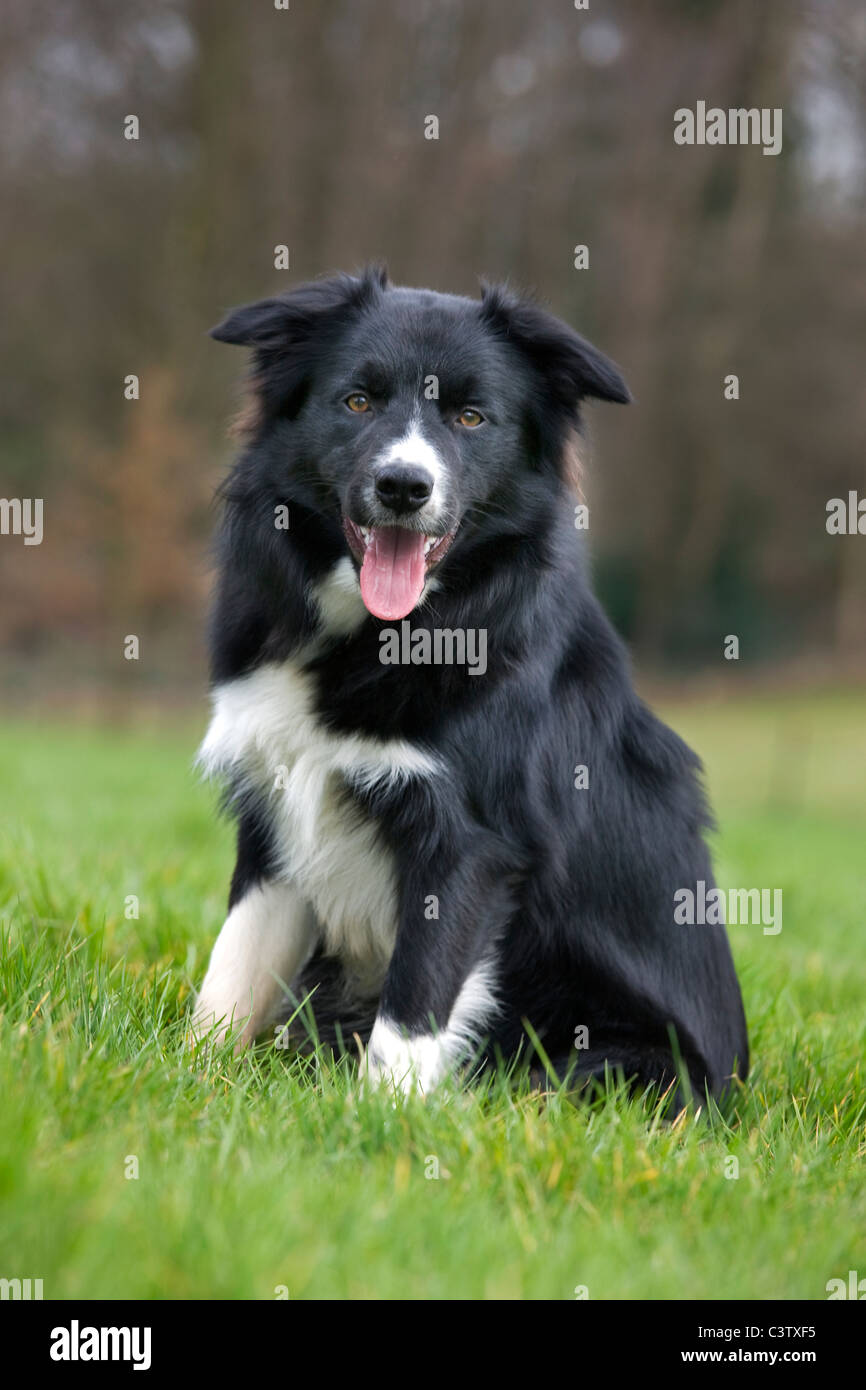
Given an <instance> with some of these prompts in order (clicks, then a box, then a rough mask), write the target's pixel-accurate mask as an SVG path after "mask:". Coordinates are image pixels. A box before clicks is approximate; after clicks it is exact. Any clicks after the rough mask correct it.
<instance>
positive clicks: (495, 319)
mask: <svg viewBox="0 0 866 1390" xmlns="http://www.w3.org/2000/svg"><path fill="white" fill-rule="evenodd" d="M481 316H482V318H483V319H484V321H485V322H486V323H487V324H488V325H489V327H491V328H492V329H493V330H494V332H496V333H497V334H498V335H499V336H501V337H502V338H503V339H505V340H506V341H507V342H510V343H513V344H514V346H515V347H517V348H519V349H520V351H521V352H523V353H524V354H525V356H526V357H528V358H529V360H530V361H531V362H532V363H533V364H534V365H535V366H536V367H537V368H538V370H539V372H540V373H541V375H542V376H543V378H544V380H545V382H546V383H547V386H548V388H549V390H550V391H551V392H552V394H553V396H554V398H555V400H556V401H557V403H558V404H559V405H560V406H561V407H562V408H563V409H564V410H565V411H566V412H567V413H569V414H571V415H574V414H575V412H576V408H577V406H578V404H579V403H580V401H582V400H583V399H584V398H585V397H587V396H593V397H595V399H596V400H600V401H618V402H619V403H620V404H622V405H627V404H628V402H629V401H630V400H631V393H630V391H629V389H628V387H627V386H626V384H625V381H624V380H623V376H622V373H621V372H620V370H619V367H617V365H616V363H615V362H611V360H610V358H609V357H605V355H604V353H603V352H599V350H598V348H595V347H593V345H592V343H588V342H587V341H586V339H585V338H581V336H580V334H578V333H575V332H574V329H572V328H569V326H568V324H566V323H563V322H562V321H561V320H560V319H557V318H554V316H553V314H549V313H547V311H546V310H545V309H542V308H541V307H540V306H539V305H538V304H535V303H533V301H532V300H531V299H524V298H521V297H520V296H518V295H516V294H514V293H512V292H511V291H510V290H508V289H506V288H505V286H503V285H488V284H482V287H481Z"/></svg>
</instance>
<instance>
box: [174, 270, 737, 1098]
mask: <svg viewBox="0 0 866 1390" xmlns="http://www.w3.org/2000/svg"><path fill="white" fill-rule="evenodd" d="M213 336H214V337H215V338H217V339H219V340H220V341H221V342H226V343H237V344H241V345H243V346H246V347H249V348H251V349H252V351H253V374H252V402H253V409H252V410H251V411H250V412H248V418H247V420H246V426H245V433H246V446H245V447H244V449H243V451H242V453H241V456H240V458H239V459H238V461H237V463H236V464H235V465H234V468H233V471H232V472H231V474H230V476H229V478H228V480H227V482H226V483H225V485H224V487H223V489H222V494H223V502H224V520H223V524H222V530H221V535H220V541H219V582H218V588H217V594H216V603H215V612H214V616H213V622H212V630H211V646H212V679H213V706H214V708H213V719H212V723H211V725H210V728H209V731H208V733H207V736H206V738H205V741H204V744H203V748H202V754H201V757H202V762H203V764H204V767H205V768H206V769H207V771H208V772H209V773H212V774H216V775H218V776H220V777H221V778H222V779H223V780H224V782H225V784H226V788H227V798H228V804H229V806H230V808H231V810H232V812H233V814H234V815H235V817H236V819H237V826H238V851H237V865H236V868H235V871H234V877H233V880H232V885H231V895H230V899H229V914H228V917H227V918H226V922H225V925H224V926H223V928H222V931H221V932H220V935H219V938H218V940H217V942H216V945H215V946H214V949H213V954H212V956H211V960H210V965H209V968H208V971H207V975H206V978H205V981H204V984H203V986H202V990H201V994H200V996H199V998H198V1002H197V1006H196V1011H195V1016H194V1026H195V1031H196V1034H197V1036H199V1037H202V1036H203V1035H204V1034H205V1033H209V1035H210V1036H211V1037H220V1038H222V1037H224V1036H226V1034H227V1033H228V1031H229V1030H230V1029H231V1030H233V1036H235V1038H236V1039H237V1042H238V1043H239V1045H243V1044H245V1043H247V1042H250V1041H252V1040H253V1039H254V1038H255V1037H257V1036H258V1035H260V1034H262V1033H263V1032H269V1033H270V1035H271V1037H273V1036H274V1032H275V1030H276V1029H277V1028H278V1027H279V1021H280V1020H281V1019H285V1018H286V1017H287V1016H288V1015H290V1014H292V1013H294V1012H295V1009H296V1004H295V1001H296V1000H302V999H304V998H305V997H310V995H311V991H312V995H311V998H310V1007H311V1009H312V1012H313V1015H314V1018H315V1026H316V1030H317V1034H318V1036H319V1037H320V1038H321V1039H322V1040H325V1041H327V1040H331V1041H332V1042H333V1041H336V1042H337V1043H338V1044H339V1042H340V1041H341V1040H344V1041H345V1043H346V1046H347V1047H349V1048H351V1047H352V1045H353V1044H352V1039H353V1036H354V1035H358V1037H359V1038H360V1039H361V1041H362V1043H363V1044H364V1045H365V1048H364V1054H363V1061H362V1071H363V1075H364V1077H365V1079H366V1081H367V1083H368V1084H371V1083H372V1082H380V1083H383V1084H385V1085H388V1086H393V1087H395V1088H397V1089H399V1090H403V1091H405V1090H409V1089H414V1088H420V1089H421V1090H428V1089H429V1088H430V1087H433V1086H435V1085H436V1084H437V1083H438V1082H439V1081H440V1080H442V1079H443V1078H444V1077H446V1076H447V1075H449V1073H453V1072H454V1071H455V1069H456V1068H457V1067H459V1066H460V1064H461V1063H462V1062H464V1061H465V1060H466V1058H467V1057H470V1056H472V1057H474V1058H475V1059H476V1060H477V1061H481V1062H485V1063H493V1062H495V1061H497V1060H499V1059H502V1060H505V1061H508V1060H509V1059H513V1058H514V1057H516V1056H519V1055H520V1054H521V1053H523V1055H525V1056H530V1055H531V1053H532V1047H531V1046H530V1045H529V1044H528V1043H527V1038H528V1037H532V1033H533V1032H534V1034H535V1035H536V1038H537V1039H538V1040H540V1042H541V1045H542V1046H541V1049H539V1052H540V1053H543V1055H544V1056H545V1057H546V1059H547V1060H548V1061H549V1062H550V1063H551V1064H552V1065H553V1068H554V1070H555V1071H556V1072H557V1074H558V1075H560V1076H561V1075H564V1074H566V1073H569V1074H571V1075H572V1076H573V1077H576V1078H578V1079H579V1080H580V1081H581V1082H583V1083H585V1082H588V1081H589V1079H590V1078H594V1077H595V1078H601V1077H603V1076H604V1075H605V1072H606V1071H607V1070H608V1069H609V1070H610V1071H611V1072H613V1073H614V1074H615V1075H616V1074H618V1075H620V1076H622V1077H624V1078H626V1079H628V1080H630V1081H632V1082H633V1083H634V1084H635V1085H638V1086H641V1087H645V1086H649V1087H652V1086H654V1085H657V1086H658V1087H660V1088H667V1087H670V1088H671V1090H672V1092H673V1093H674V1094H677V1095H679V1094H681V1093H682V1094H687V1093H688V1091H689V1089H690V1088H691V1090H692V1091H693V1092H697V1094H698V1095H699V1096H704V1095H705V1093H706V1091H707V1090H708V1091H709V1092H710V1093H713V1094H716V1095H718V1094H720V1093H721V1092H723V1091H724V1090H725V1088H726V1085H727V1083H728V1081H729V1079H730V1078H732V1077H733V1076H734V1075H737V1074H738V1075H739V1076H741V1077H742V1076H744V1075H745V1072H746V1067H747V1040H746V1028H745V1021H744V1017H743V1008H742V1002H741V998H740V990H739V987H738V983H737V978H736V975H735V973H734V968H733V964H732V960H731V954H730V951H729V947H728V942H727V937H726V934H725V929H724V926H717V925H702V926H697V927H695V926H683V925H679V924H678V923H677V922H676V921H675V919H674V908H675V896H674V895H675V893H677V892H678V890H682V889H688V888H691V890H692V891H696V892H697V891H700V890H699V889H698V885H699V883H701V881H703V883H704V884H705V885H709V884H711V882H712V870H711V866H710V861H709V857H708V853H707V849H706V847H705V844H704V839H703V832H704V830H705V828H706V827H707V826H708V823H709V818H708V813H707V809H706V806H705V802H704V798H703V794H702V791H701V788H700V783H699V772H700V766H699V763H698V761H697V759H696V757H695V756H694V755H693V754H692V753H691V752H690V750H689V749H688V748H687V747H686V746H685V745H684V744H683V743H682V742H681V741H680V739H679V738H678V737H677V736H676V735H675V734H674V733H672V732H671V731H670V730H669V729H668V728H667V727H666V726H665V725H664V724H661V723H660V722H659V721H658V720H657V719H656V718H655V717H654V716H653V715H652V714H651V713H650V712H649V710H648V709H647V708H646V706H645V705H643V704H642V703H641V701H640V700H639V699H638V698H637V696H636V695H635V693H634V691H633V689H632V685H631V681H630V676H629V668H628V662H627V658H626V656H625V654H624V651H623V647H622V645H621V643H620V641H619V639H618V638H617V636H616V635H615V634H614V632H613V630H612V628H611V626H610V624H609V622H608V621H607V619H606V617H605V615H604V614H603V612H602V611H601V609H600V607H599V604H598V602H597V601H596V599H595V598H594V597H593V594H592V593H591V591H590V588H589V585H588V581H587V576H586V556H585V554H584V546H583V543H582V534H583V533H582V530H581V529H577V528H576V526H575V505H576V497H575V493H574V491H573V490H572V471H573V469H572V463H573V457H574V452H575V450H574V441H575V432H576V430H577V428H578V426H579V409H580V406H581V403H582V402H583V401H584V400H585V399H587V398H589V397H595V398H597V399H599V400H606V401H623V402H624V401H627V400H628V398H629V397H628V391H627V388H626V386H625V383H624V382H623V380H622V377H621V376H620V373H619V371H618V370H617V368H616V367H615V366H614V365H613V363H612V362H610V361H609V360H607V359H606V358H605V357H604V356H602V354H601V353H600V352H598V351H597V350H596V349H595V348H594V347H592V346H591V345H590V344H589V343H587V342H586V341H584V340H583V339H582V338H580V337H578V336H577V334H576V333H574V332H573V331H572V330H571V329H570V328H569V327H567V326H566V325H565V324H564V323H561V322H560V321H559V320H557V319H555V318H553V317H552V316H551V315H549V314H548V313H546V312H545V311H544V310H543V309H541V308H540V307H538V306H537V305H536V304H535V303H534V302H531V301H528V300H526V299H523V298H521V297H519V296H517V295H515V294H513V293H512V292H510V291H509V290H507V289H504V288H502V287H489V286H485V287H484V289H483V293H482V297H481V299H480V300H474V299H465V298H462V297H459V296H455V295H447V294H437V293H433V292H431V291H429V290H419V289H404V288H397V287H394V286H391V285H390V284H389V282H388V279H387V276H386V274H385V272H384V271H383V270H382V269H380V268H377V267H374V268H372V269H369V270H367V271H366V272H364V273H363V274H361V275H360V276H358V277H355V276H348V275H340V276H336V277H333V278H328V279H323V280H320V281H318V282H315V283H312V284H308V285H304V286H301V287H300V288H298V289H295V290H293V291H291V292H290V293H287V294H285V295H282V296H280V297H277V298H273V299H266V300H263V301H262V302H260V303H256V304H252V305H250V306H248V307H245V308H240V309H237V310H235V311H234V312H232V313H230V314H229V315H228V317H227V318H226V320H225V321H224V322H223V323H222V324H220V326H219V327H218V328H216V329H215V330H214V331H213ZM482 633H483V634H484V643H485V660H484V662H483V663H482V662H480V661H476V662H475V663H474V665H473V664H471V663H470V662H469V661H468V660H465V659H463V660H461V654H463V653H465V650H466V645H467V643H466V640H465V639H466V635H467V634H476V636H477V635H478V634H482ZM443 634H444V638H443ZM386 646H387V648H388V650H389V651H390V652H391V657H390V658H389V659H387V660H386V659H384V653H385V648H386ZM395 652H396V653H397V657H396V659H395V657H394V653H395ZM527 1024H528V1025H530V1027H529V1028H527ZM681 1083H684V1084H681Z"/></svg>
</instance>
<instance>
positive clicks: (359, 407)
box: [346, 391, 370, 415]
mask: <svg viewBox="0 0 866 1390" xmlns="http://www.w3.org/2000/svg"><path fill="white" fill-rule="evenodd" d="M346 405H347V406H348V407H349V409H350V410H354V412H355V414H356V415H363V413H364V411H365V410H369V409H370V402H369V401H368V400H367V397H366V396H365V395H363V394H362V393H361V392H360V391H353V392H352V394H351V396H347V397H346Z"/></svg>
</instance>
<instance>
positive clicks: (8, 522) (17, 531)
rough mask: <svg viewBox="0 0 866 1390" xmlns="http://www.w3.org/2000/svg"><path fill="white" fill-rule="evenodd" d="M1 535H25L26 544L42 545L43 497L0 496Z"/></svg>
mask: <svg viewBox="0 0 866 1390" xmlns="http://www.w3.org/2000/svg"><path fill="white" fill-rule="evenodd" d="M0 536H23V537H24V544H25V545H41V544H42V498H41V497H0Z"/></svg>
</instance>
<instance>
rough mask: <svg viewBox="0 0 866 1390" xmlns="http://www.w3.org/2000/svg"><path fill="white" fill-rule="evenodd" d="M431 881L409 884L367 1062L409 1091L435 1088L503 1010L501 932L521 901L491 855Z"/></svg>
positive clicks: (369, 1069)
mask: <svg viewBox="0 0 866 1390" xmlns="http://www.w3.org/2000/svg"><path fill="white" fill-rule="evenodd" d="M432 864H433V865H434V866H435V864H436V860H435V859H434V860H433V861H432ZM436 876H437V875H436V871H435V868H432V869H431V871H430V874H429V875H428V877H436ZM430 887H431V884H430V883H426V884H425V883H422V882H421V881H420V877H418V878H416V880H415V881H414V882H413V883H410V884H409V885H407V886H406V887H404V891H403V893H402V903H401V913H400V922H399V926H398V930H397V939H396V943H395V946H394V952H393V955H392V957H391V961H390V964H389V966H388V971H387V974H386V976H385V984H384V987H383V990H382V996H381V1000H380V1004H379V1010H378V1013H377V1015H376V1021H375V1023H374V1025H373V1031H372V1033H371V1035H370V1040H369V1043H368V1045H367V1050H366V1054H365V1056H364V1059H363V1063H362V1076H363V1077H364V1078H365V1079H366V1080H368V1081H371V1082H374V1083H380V1084H384V1085H386V1086H390V1087H393V1088H394V1089H395V1090H398V1091H401V1092H403V1093H408V1092H410V1091H413V1090H420V1091H428V1090H430V1089H431V1088H432V1087H433V1086H435V1085H436V1084H437V1083H438V1082H439V1081H441V1080H442V1079H443V1077H445V1076H446V1075H447V1074H448V1073H449V1072H450V1071H451V1070H452V1069H453V1068H454V1066H455V1065H456V1064H457V1063H458V1062H459V1061H460V1060H461V1059H462V1058H464V1057H466V1056H467V1054H469V1053H471V1051H472V1049H473V1046H474V1045H475V1044H476V1042H477V1040H478V1039H479V1038H481V1037H482V1036H483V1035H484V1032H485V1029H486V1026H487V1024H488V1023H489V1021H490V1020H491V1019H492V1018H493V1016H494V1015H495V1013H496V941H497V939H498V937H499V935H500V934H501V932H502V931H503V930H504V927H505V925H506V923H507V921H508V917H509V914H510V912H511V910H512V908H513V903H512V898H511V893H510V890H509V887H508V885H507V882H506V879H505V877H504V875H503V873H502V871H501V867H499V866H497V867H496V869H495V871H494V869H493V867H492V866H491V865H490V864H489V863H487V864H484V863H483V862H482V863H479V862H471V861H470V862H466V861H463V862H461V864H460V865H459V866H458V867H457V869H455V870H454V871H453V872H452V873H451V874H450V875H449V877H448V879H447V882H446V884H445V886H444V887H443V888H442V890H441V891H440V892H438V893H435V892H431V891H430Z"/></svg>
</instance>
